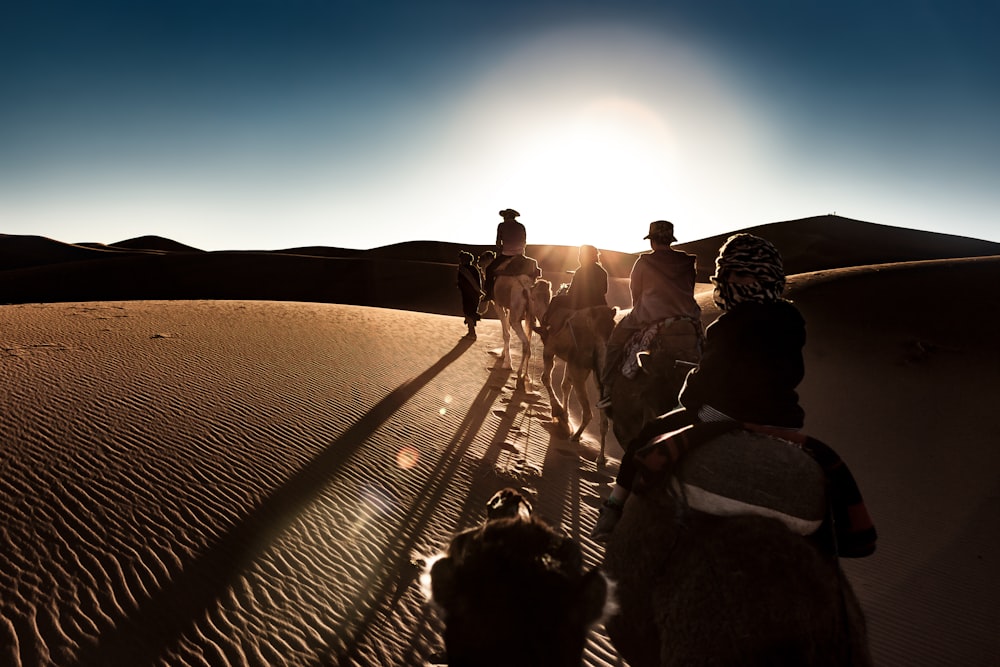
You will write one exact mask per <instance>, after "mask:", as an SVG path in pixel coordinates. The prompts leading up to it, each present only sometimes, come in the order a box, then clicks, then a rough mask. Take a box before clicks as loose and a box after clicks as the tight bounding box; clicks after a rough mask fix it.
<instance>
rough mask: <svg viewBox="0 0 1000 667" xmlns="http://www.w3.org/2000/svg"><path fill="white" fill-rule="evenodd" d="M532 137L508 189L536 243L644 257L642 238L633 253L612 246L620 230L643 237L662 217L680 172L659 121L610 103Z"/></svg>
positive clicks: (633, 106)
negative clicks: (627, 227) (629, 228)
mask: <svg viewBox="0 0 1000 667" xmlns="http://www.w3.org/2000/svg"><path fill="white" fill-rule="evenodd" d="M532 135H533V136H532V137H531V138H530V140H528V141H525V142H524V144H523V145H524V146H526V147H528V148H527V150H522V152H521V154H520V156H519V161H518V162H519V169H517V170H516V171H515V172H513V175H512V176H511V178H510V179H509V181H508V183H507V184H506V185H507V189H509V190H510V191H512V192H517V193H518V195H519V196H518V200H519V201H520V202H522V203H521V204H520V205H521V206H523V207H524V212H527V211H530V216H526V218H525V222H526V224H527V223H528V218H529V217H530V218H531V219H533V220H534V221H536V223H537V224H536V227H535V229H534V231H535V233H534V234H532V237H533V238H534V240H535V241H536V242H539V243H559V244H562V245H579V244H581V243H591V244H594V245H598V246H600V247H614V248H615V249H623V250H629V249H635V248H639V249H642V246H643V244H644V242H643V241H642V240H641V239H642V236H643V233H639V234H636V235H635V237H634V238H635V242H634V243H633V244H632V247H631V248H618V247H617V246H612V245H609V244H610V243H615V242H616V241H615V240H618V239H621V238H622V236H623V235H622V229H621V225H622V224H623V223H624V224H629V223H631V222H633V221H634V222H635V223H636V224H637V228H636V231H641V228H642V227H643V226H644V224H645V223H646V222H648V221H649V220H653V219H656V218H657V217H663V216H664V213H663V199H664V197H665V196H666V192H667V190H668V189H669V188H670V184H671V183H672V182H674V180H675V175H676V168H677V165H676V163H675V160H674V157H673V156H674V154H675V151H674V148H673V140H672V137H671V136H670V133H669V131H668V128H667V126H666V124H665V123H664V122H663V121H662V120H661V119H660V117H658V116H657V115H656V114H655V113H653V112H652V111H650V110H649V109H647V108H645V107H643V106H642V105H641V104H639V103H637V102H634V101H631V100H628V99H624V98H620V97H607V98H602V99H599V100H596V101H594V102H591V103H590V104H588V105H586V106H585V107H583V108H581V109H579V110H578V111H576V112H575V113H573V114H567V115H566V116H563V118H562V120H561V122H552V123H550V124H545V125H541V126H538V127H536V128H534V132H533V133H532ZM617 243H618V244H619V245H620V243H621V241H620V240H618V241H617Z"/></svg>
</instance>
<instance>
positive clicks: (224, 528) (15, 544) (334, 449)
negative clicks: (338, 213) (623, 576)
mask: <svg viewBox="0 0 1000 667" xmlns="http://www.w3.org/2000/svg"><path fill="white" fill-rule="evenodd" d="M167 254H169V255H170V256H174V257H186V259H185V261H188V262H194V261H196V260H194V259H192V257H193V256H194V255H193V254H192V255H190V256H185V254H184V253H177V254H174V253H167ZM198 254H200V255H206V256H216V257H222V258H223V259H222V260H221V261H223V265H224V266H229V267H230V268H232V266H234V265H239V261H241V257H240V256H241V255H243V254H244V253H231V254H226V253H221V254H219V253H198ZM279 254H280V253H279ZM126 259H127V258H126ZM210 261H217V260H214V259H213V260H210ZM227 261H229V262H233V263H234V264H233V265H225V264H224V263H225V262H227ZM366 261H368V262H375V261H383V262H388V263H390V264H394V265H395V264H400V262H398V261H396V260H392V259H386V258H384V259H381V260H374V259H368V260H366ZM428 264H429V265H434V264H435V263H434V262H428ZM298 266H302V264H298ZM409 266H411V267H412V265H409ZM400 270H402V269H400ZM436 270H438V269H432V270H429V271H427V272H426V273H421V274H420V275H421V276H423V277H424V278H426V277H428V276H430V277H434V276H435V275H436V274H435V273H434V271H436ZM441 271H442V273H441V276H442V279H443V276H444V270H443V269H441ZM8 273H9V272H8ZM448 275H449V276H451V273H450V270H449V271H448ZM998 275H1000V257H990V258H977V259H963V260H948V261H933V262H911V263H901V264H893V265H880V266H876V267H862V268H854V269H836V270H828V271H820V272H815V273H807V274H801V275H797V276H794V277H793V278H792V279H791V281H790V285H791V289H790V295H791V298H793V299H794V300H795V301H796V303H798V305H799V307H800V308H801V310H802V312H803V313H804V314H805V316H806V319H807V323H808V335H809V342H808V345H807V348H806V364H807V374H806V380H805V382H804V384H803V386H802V392H801V393H802V400H803V404H804V406H805V408H806V411H807V430H808V431H809V432H810V433H812V434H813V435H815V436H817V437H819V438H821V439H823V440H825V441H827V442H828V443H830V444H831V445H833V446H834V447H836V449H837V450H838V451H839V452H840V453H841V454H842V455H843V457H844V458H845V460H846V461H847V462H848V464H849V465H850V467H851V469H852V471H853V472H854V473H855V475H856V477H857V478H858V480H859V482H860V484H861V487H862V490H863V492H864V494H865V497H866V500H867V501H868V505H869V509H870V510H871V512H872V514H873V517H874V519H875V522H876V525H877V527H878V529H879V532H880V541H879V549H878V552H877V553H876V554H875V555H874V556H873V557H871V558H869V559H865V560H860V561H852V562H848V563H847V564H846V569H847V571H848V574H849V576H850V577H851V579H852V582H853V583H854V586H855V589H856V591H857V592H858V595H859V596H860V598H861V600H862V602H863V604H864V606H865V610H866V612H867V614H868V618H869V624H870V629H871V637H872V648H873V652H874V654H875V657H876V660H877V661H878V664H881V665H942V664H962V665H993V664H998V663H1000V642H998V640H997V637H996V632H995V631H996V628H997V627H1000V623H998V621H1000V613H998V605H997V603H996V600H997V599H998V598H1000V584H998V578H997V577H996V575H995V569H996V565H997V562H998V558H1000V530H998V526H997V523H996V516H997V510H998V499H1000V488H998V484H997V475H996V470H997V469H998V463H1000V461H998V454H997V448H996V446H995V445H996V436H995V432H996V429H995V427H994V426H993V424H992V419H990V418H989V417H988V416H987V415H992V413H993V412H994V410H995V407H994V404H995V403H996V399H997V396H998V394H997V390H996V380H997V377H998V371H1000V348H998V347H997V345H996V341H997V340H998V339H1000V315H998V314H997V313H1000V302H998V296H997V295H996V292H995V288H994V286H995V284H996V277H997V276H998ZM435 279H436V278H435ZM449 279H450V278H449ZM415 282H416V283H418V284H417V285H414V286H410V287H409V289H413V290H414V291H416V289H417V287H418V286H419V283H420V281H419V280H418V281H415ZM370 289H376V288H370ZM400 289H401V290H404V289H407V288H406V287H400ZM406 296H407V294H406V293H398V294H396V295H394V296H393V298H399V299H400V300H404V299H405V298H406ZM451 296H452V295H451V294H450V293H449V294H448V296H447V297H443V298H450V297H451ZM708 297H709V295H708V294H707V293H704V294H702V296H701V301H702V303H703V305H704V306H705V307H706V313H705V317H706V319H711V318H712V317H714V313H713V312H712V311H711V310H710V308H709V304H708ZM379 298H380V299H381V298H389V297H388V296H386V295H379ZM414 298H416V297H414ZM428 300H430V298H429V297H428ZM464 333H465V329H464V326H463V325H462V323H461V319H460V318H457V317H454V316H450V315H442V314H435V313H434V312H414V310H413V308H412V305H411V307H410V308H408V309H402V308H401V307H400V308H373V307H366V306H356V305H342V304H328V303H309V302H298V303H291V302H283V301H264V300H253V301H245V300H151V299H149V298H146V299H138V298H137V300H131V301H102V302H96V301H84V302H72V303H48V304H37V303H34V304H16V305H6V306H0V369H2V377H3V382H2V384H0V410H2V415H3V418H2V419H0V442H2V443H3V446H2V447H0V470H2V471H3V474H2V475H0V512H2V513H3V514H2V521H0V528H2V531H0V664H3V665H14V666H18V667H23V666H29V665H60V666H66V665H68V666H77V665H81V666H82V665H139V664H162V665H244V664H245V665H334V664H335V665H359V666H360V665H422V664H425V663H427V662H428V661H429V660H431V659H432V658H433V657H434V655H435V654H436V653H437V652H438V651H439V650H440V639H439V631H440V627H439V625H438V621H437V619H436V618H435V617H434V616H433V614H432V613H431V612H430V611H429V610H428V609H427V607H426V606H425V604H424V602H423V599H422V597H421V595H420V593H419V591H418V587H417V586H416V583H415V580H414V579H415V574H416V569H415V567H414V566H413V565H412V564H411V560H412V559H414V558H416V557H419V556H423V555H427V554H430V553H433V552H435V551H436V550H437V549H439V548H440V547H441V546H442V545H443V544H444V543H445V542H446V540H447V539H448V538H449V537H450V535H451V534H452V533H453V532H454V531H456V530H459V529H462V528H465V527H468V526H470V525H473V524H475V523H476V522H478V521H480V520H481V518H482V516H483V507H484V503H485V501H486V499H487V498H488V497H489V496H490V495H491V494H492V493H493V492H494V491H496V490H497V489H499V488H501V487H503V486H507V485H511V484H514V485H517V486H519V487H521V488H524V489H525V490H526V491H527V492H528V493H529V494H530V495H531V496H532V497H533V499H534V501H535V504H536V509H537V511H538V512H539V513H540V514H541V515H542V516H543V517H545V518H546V519H548V520H549V521H551V522H552V523H554V524H557V525H559V526H560V527H561V528H562V529H563V530H565V531H566V532H567V533H569V534H570V535H572V536H573V537H575V538H577V539H579V540H580V541H581V543H582V544H583V547H584V551H585V555H586V558H587V561H588V564H590V565H596V564H597V563H599V562H600V559H601V556H602V548H601V546H600V545H599V544H595V543H593V542H591V541H590V540H589V538H588V537H587V535H588V533H589V530H590V528H591V526H592V525H593V522H594V520H595V519H596V515H597V508H598V505H599V503H600V499H601V496H602V495H603V494H605V493H606V485H607V484H608V483H609V482H610V481H611V480H612V478H613V475H614V473H615V472H616V469H617V466H616V463H615V462H612V465H610V466H609V467H608V468H606V469H600V470H599V469H598V468H597V467H596V465H595V463H594V461H595V458H596V453H597V452H596V447H597V445H596V440H595V434H594V433H593V432H592V431H591V432H589V433H588V434H587V435H586V436H585V439H584V442H583V444H582V445H579V446H578V445H572V444H570V443H567V442H565V441H563V440H560V439H559V438H557V437H555V436H554V435H553V434H551V433H550V432H549V430H548V429H547V415H548V405H547V401H546V399H545V398H544V397H539V396H533V395H526V394H524V393H522V392H515V391H514V388H513V378H512V377H511V376H510V374H509V372H507V371H503V370H499V369H496V368H494V366H495V364H496V356H495V349H496V348H498V347H499V345H500V332H499V326H498V324H497V323H496V322H495V321H486V322H483V323H482V324H481V326H480V337H479V340H478V341H475V342H469V341H463V340H460V338H459V337H460V336H461V335H462V334H464ZM536 346H537V339H536ZM540 369H541V362H540V355H538V356H536V359H535V361H534V362H533V364H532V369H531V370H532V373H533V374H534V375H535V377H536V378H537V376H538V373H539V372H540ZM611 454H612V456H614V457H620V455H621V450H620V448H618V447H617V445H613V446H612V450H611ZM586 664H588V665H592V666H603V667H607V666H610V665H616V664H620V663H619V662H618V658H617V657H616V654H615V651H614V648H613V647H612V646H611V645H610V643H609V642H608V640H607V638H606V637H605V636H604V634H603V632H602V631H595V632H594V633H593V635H592V638H591V642H590V644H589V645H588V648H587V652H586Z"/></svg>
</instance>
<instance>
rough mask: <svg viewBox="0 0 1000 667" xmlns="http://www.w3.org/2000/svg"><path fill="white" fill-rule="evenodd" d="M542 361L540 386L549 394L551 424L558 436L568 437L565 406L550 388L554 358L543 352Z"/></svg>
mask: <svg viewBox="0 0 1000 667" xmlns="http://www.w3.org/2000/svg"><path fill="white" fill-rule="evenodd" d="M542 359H543V360H544V368H543V369H542V384H543V385H545V389H546V391H548V392H549V402H550V403H551V404H552V408H551V410H552V422H553V423H554V424H557V425H558V427H559V432H560V434H564V435H569V415H568V414H567V410H566V406H565V404H563V403H561V402H560V401H559V397H558V396H557V395H556V392H555V390H554V389H553V388H552V367H553V366H554V365H555V362H556V357H555V355H554V354H550V353H545V352H543V353H542Z"/></svg>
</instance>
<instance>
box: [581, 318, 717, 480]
mask: <svg viewBox="0 0 1000 667" xmlns="http://www.w3.org/2000/svg"><path fill="white" fill-rule="evenodd" d="M703 338H704V333H703V330H702V326H701V322H700V321H699V320H696V319H693V318H686V317H678V318H671V319H669V320H666V321H664V322H663V323H662V325H660V326H659V329H658V331H657V332H656V334H655V336H654V337H653V338H652V340H651V343H650V345H649V346H647V347H648V349H645V350H641V351H640V352H638V354H637V356H638V359H639V361H638V364H639V369H638V373H636V375H635V377H633V378H629V377H626V376H624V375H619V376H618V378H617V379H616V380H615V382H614V385H612V387H611V408H609V409H604V410H602V411H601V455H600V459H601V460H602V461H603V460H604V439H605V436H606V434H607V432H608V422H609V420H610V422H611V423H612V424H613V426H612V428H613V429H614V433H615V437H616V438H617V439H618V443H619V444H620V445H621V446H622V448H623V449H624V448H625V447H627V446H628V443H630V442H631V441H632V439H633V438H634V437H635V436H636V435H637V434H638V433H639V431H640V429H642V427H643V425H644V424H646V422H648V421H650V420H651V419H653V418H655V417H658V416H659V415H662V414H664V413H666V412H669V411H670V410H673V409H674V408H675V407H677V396H678V394H680V390H681V387H683V386H684V379H685V378H686V377H687V374H688V373H689V372H690V371H691V369H692V368H694V367H696V366H697V365H698V362H699V361H700V360H701V344H702V341H703ZM626 349H628V348H626Z"/></svg>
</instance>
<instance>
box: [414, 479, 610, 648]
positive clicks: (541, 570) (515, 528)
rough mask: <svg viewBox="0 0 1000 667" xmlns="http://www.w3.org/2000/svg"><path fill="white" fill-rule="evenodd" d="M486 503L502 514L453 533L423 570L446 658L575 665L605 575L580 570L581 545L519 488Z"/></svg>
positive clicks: (595, 615) (599, 610)
mask: <svg viewBox="0 0 1000 667" xmlns="http://www.w3.org/2000/svg"><path fill="white" fill-rule="evenodd" d="M501 494H507V495H506V496H504V497H501ZM488 507H489V508H490V511H491V513H493V514H494V515H495V516H498V517H499V518H492V519H487V520H486V521H485V522H484V523H483V524H482V525H480V526H478V527H475V528H470V529H468V530H465V531H463V532H460V533H458V534H457V535H455V536H454V538H452V540H451V543H450V544H449V545H448V547H447V550H446V551H445V553H444V555H443V556H442V557H440V558H439V559H437V560H435V561H433V562H432V563H431V564H430V566H429V568H428V569H427V570H426V575H427V576H426V577H425V583H427V582H428V580H429V586H428V587H427V588H429V591H427V592H428V593H429V597H430V600H431V602H432V603H433V605H434V606H435V607H436V610H437V611H438V613H439V614H440V616H441V617H442V620H443V621H444V624H445V631H444V641H445V652H446V654H447V659H448V664H449V665H452V666H453V667H458V666H469V667H471V666H476V667H500V666H501V665H502V666H504V667H508V666H510V665H521V666H523V667H543V666H544V667H579V666H580V665H581V664H582V661H583V649H584V645H585V643H586V639H587V633H588V632H589V630H590V628H591V627H592V626H593V625H594V624H595V623H597V622H598V621H599V620H600V619H601V618H602V617H603V616H604V613H605V609H606V605H607V603H608V599H609V593H608V583H607V581H606V579H605V578H604V575H603V574H602V573H601V571H600V570H599V569H597V568H594V569H592V570H590V571H584V567H583V556H582V553H581V550H580V546H579V545H578V544H577V543H576V542H574V541H573V540H572V539H570V538H569V537H567V536H565V535H562V534H560V533H558V532H557V531H556V530H554V529H553V528H552V527H551V526H549V525H548V524H546V523H545V522H543V521H541V520H540V519H538V518H536V517H534V516H531V515H528V514H527V512H530V505H529V504H528V503H527V501H526V500H524V499H523V496H521V494H519V493H518V492H517V491H515V490H513V489H505V490H503V491H500V492H498V493H497V494H496V495H495V496H494V498H493V499H491V500H490V502H489V503H488ZM525 508H527V512H526V510H525Z"/></svg>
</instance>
